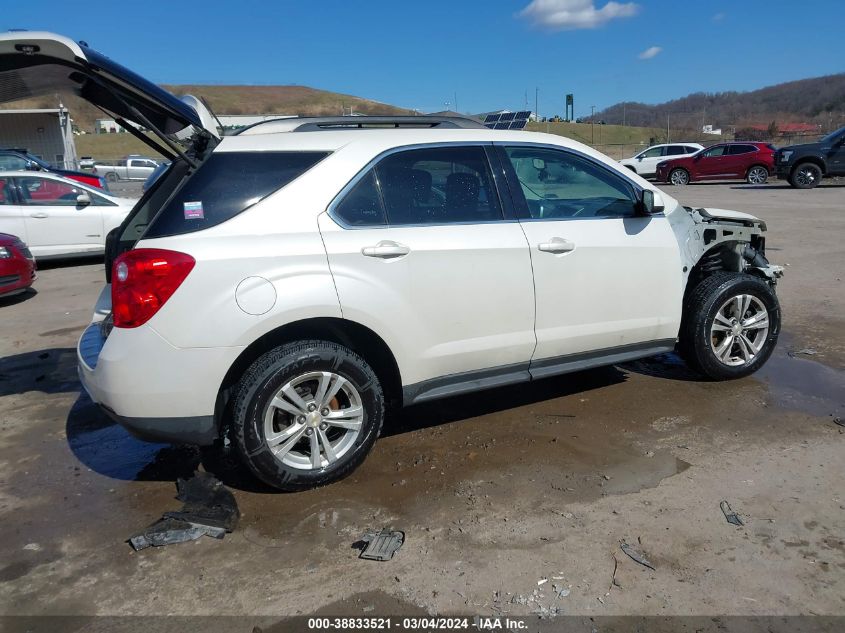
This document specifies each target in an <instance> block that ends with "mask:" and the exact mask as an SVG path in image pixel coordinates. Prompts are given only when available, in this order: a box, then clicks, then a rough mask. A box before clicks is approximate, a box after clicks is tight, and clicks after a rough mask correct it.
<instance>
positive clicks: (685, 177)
mask: <svg viewBox="0 0 845 633" xmlns="http://www.w3.org/2000/svg"><path fill="white" fill-rule="evenodd" d="M669 182H671V183H672V184H673V185H688V184H689V172H688V171H687V170H686V169H673V170H672V171H671V172H670V173H669Z"/></svg>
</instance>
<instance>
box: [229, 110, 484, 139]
mask: <svg viewBox="0 0 845 633" xmlns="http://www.w3.org/2000/svg"><path fill="white" fill-rule="evenodd" d="M268 124H273V126H272V128H273V129H272V131H273V132H318V131H325V130H355V129H359V130H362V129H363V130H366V129H385V128H428V129H431V128H448V129H457V128H466V129H486V128H485V127H484V125H483V124H482V123H481V122H480V121H476V120H475V119H468V118H464V117H456V116H424V115H423V116H413V115H410V116H371V115H364V116H326V117H287V118H281V119H269V120H267V121H259V122H258V123H253V124H252V125H248V126H247V127H245V128H242V129H240V130H238V131H237V132H235V134H234V135H233V136H237V135H239V134H242V133H244V132H246V131H247V130H250V131H252V130H255V128H258V127H261V126H265V125H268ZM268 131H269V130H268Z"/></svg>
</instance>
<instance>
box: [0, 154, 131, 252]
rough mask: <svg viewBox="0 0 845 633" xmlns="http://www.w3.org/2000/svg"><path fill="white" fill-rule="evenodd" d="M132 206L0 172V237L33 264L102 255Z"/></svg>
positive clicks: (48, 177) (45, 177)
mask: <svg viewBox="0 0 845 633" xmlns="http://www.w3.org/2000/svg"><path fill="white" fill-rule="evenodd" d="M135 202H136V200H132V199H128V198H117V197H114V196H110V195H107V194H105V193H103V192H102V191H100V190H97V189H93V188H91V187H88V186H86V185H83V184H82V183H80V182H77V181H75V180H69V179H67V178H62V177H61V176H56V175H53V174H48V173H44V172H38V173H31V172H20V171H0V232H2V233H10V234H11V235H17V236H18V237H19V238H21V239H22V240H23V241H24V242H26V243H27V244H28V245H29V248H30V250H31V251H32V254H33V255H35V257H37V258H48V257H65V256H69V255H96V254H98V253H102V252H103V251H104V249H105V242H106V235H107V234H108V232H109V231H111V230H112V229H113V228H115V227H116V226H118V225H119V224H120V223H121V222H122V221H123V219H124V218H125V217H126V215H127V214H128V213H129V211H131V210H132V207H133V206H134V205H135Z"/></svg>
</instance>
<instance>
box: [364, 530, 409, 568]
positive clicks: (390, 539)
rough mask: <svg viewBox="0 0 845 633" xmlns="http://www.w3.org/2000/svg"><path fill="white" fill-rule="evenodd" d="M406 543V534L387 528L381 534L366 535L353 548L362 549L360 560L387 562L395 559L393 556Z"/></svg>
mask: <svg viewBox="0 0 845 633" xmlns="http://www.w3.org/2000/svg"><path fill="white" fill-rule="evenodd" d="M404 543H405V533H404V532H400V531H398V530H388V529H386V528H385V529H383V530H381V531H379V532H376V531H371V532H366V533H364V535H363V536H362V537H361V540H360V541H358V542H357V543H355V544H353V547H360V548H361V553H360V554H359V556H358V558H364V559H366V560H379V561H386V560H390V559H391V558H393V555H394V554H395V553H396V552H398V551H399V548H400V547H402V545H403V544H404Z"/></svg>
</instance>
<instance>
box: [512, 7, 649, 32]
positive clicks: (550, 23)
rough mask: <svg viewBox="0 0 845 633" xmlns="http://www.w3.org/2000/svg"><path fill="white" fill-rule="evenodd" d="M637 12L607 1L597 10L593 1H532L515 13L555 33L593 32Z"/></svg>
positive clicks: (632, 8)
mask: <svg viewBox="0 0 845 633" xmlns="http://www.w3.org/2000/svg"><path fill="white" fill-rule="evenodd" d="M639 10H640V5H638V4H636V3H634V2H625V3H619V2H608V3H607V4H605V5H604V6H603V7H601V8H600V9H597V8H596V6H595V2H594V1H593V0H532V2H531V4H529V5H528V6H527V7H525V8H524V9H523V10H522V11H520V12H519V15H520V17H524V18H528V19H529V20H531V21H532V22H534V24H537V25H539V26H543V27H546V28H549V29H553V30H555V31H571V30H575V29H594V28H596V27H599V26H602V25H603V24H606V23H607V22H610V21H611V20H615V19H617V18H630V17H631V16H634V15H636V14H637V13H638V12H639Z"/></svg>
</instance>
